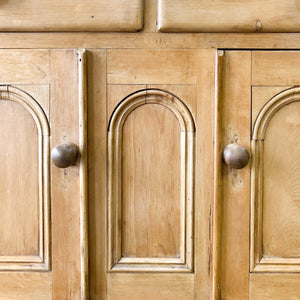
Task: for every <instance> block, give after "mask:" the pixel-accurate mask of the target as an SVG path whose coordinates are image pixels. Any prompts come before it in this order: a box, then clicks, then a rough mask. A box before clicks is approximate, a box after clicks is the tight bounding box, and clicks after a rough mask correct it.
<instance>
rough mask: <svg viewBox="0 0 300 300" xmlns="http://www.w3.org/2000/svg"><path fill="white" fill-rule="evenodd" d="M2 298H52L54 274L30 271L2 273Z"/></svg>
mask: <svg viewBox="0 0 300 300" xmlns="http://www.w3.org/2000/svg"><path fill="white" fill-rule="evenodd" d="M0 282H1V285H0V299H1V300H7V299H9V300H20V299H24V300H51V299H52V274H51V273H49V272H48V273H39V272H37V273H34V272H32V273H28V272H24V273H22V272H18V273H13V272H1V273H0Z"/></svg>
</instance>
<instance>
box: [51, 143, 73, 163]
mask: <svg viewBox="0 0 300 300" xmlns="http://www.w3.org/2000/svg"><path fill="white" fill-rule="evenodd" d="M78 155H79V148H78V147H77V146H76V145H75V144H73V143H65V144H60V145H57V146H55V147H54V148H53V149H52V151H51V159H52V162H53V163H54V164H55V165H56V166H57V167H58V168H67V167H69V166H71V165H72V164H74V163H75V162H76V160H77V158H78Z"/></svg>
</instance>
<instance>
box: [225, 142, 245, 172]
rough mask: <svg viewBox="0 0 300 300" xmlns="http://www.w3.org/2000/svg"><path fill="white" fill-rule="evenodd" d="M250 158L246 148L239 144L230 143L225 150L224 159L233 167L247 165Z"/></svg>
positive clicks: (237, 167) (240, 167) (239, 167)
mask: <svg viewBox="0 0 300 300" xmlns="http://www.w3.org/2000/svg"><path fill="white" fill-rule="evenodd" d="M249 159H250V155H249V152H248V151H247V149H246V148H244V147H242V146H239V145H238V144H235V143H233V144H229V145H227V146H226V147H225V148H224V150H223V161H224V162H225V164H226V165H228V166H229V167H231V168H233V169H242V168H244V167H246V166H247V164H248V162H249Z"/></svg>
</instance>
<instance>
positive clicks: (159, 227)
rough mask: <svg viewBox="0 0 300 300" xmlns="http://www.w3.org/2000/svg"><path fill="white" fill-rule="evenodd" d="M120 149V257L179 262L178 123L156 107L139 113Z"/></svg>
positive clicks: (128, 124)
mask: <svg viewBox="0 0 300 300" xmlns="http://www.w3.org/2000/svg"><path fill="white" fill-rule="evenodd" d="M149 128H151V131H149ZM122 147H123V149H124V150H123V153H122V172H123V173H122V176H123V178H124V179H123V180H124V181H123V183H122V185H123V195H122V201H123V203H122V204H123V208H122V210H123V212H122V221H123V224H122V236H123V238H122V241H123V244H122V256H124V257H177V256H178V255H180V250H181V249H180V248H181V243H180V240H181V235H182V233H181V230H182V228H181V218H180V214H181V213H180V208H181V203H180V186H181V182H180V164H179V162H180V159H181V157H180V128H179V124H178V122H177V120H176V117H175V116H174V115H173V114H172V113H171V111H169V109H168V108H165V107H164V108H161V107H160V106H159V105H157V104H149V105H145V106H143V107H141V108H138V109H136V110H135V111H134V113H131V114H130V115H129V116H128V117H127V120H126V123H125V124H124V126H123V145H122ZM152 147H153V148H152ZM153 149H155V150H154V151H153ZM134 164H136V167H135V168H134V169H133V168H132V166H133V165H134ZM158 166H159V168H158ZM160 168H161V169H160ZM162 170H164V172H162ZM152 187H155V188H152ZM141 212H142V213H141ZM156 220H160V222H156Z"/></svg>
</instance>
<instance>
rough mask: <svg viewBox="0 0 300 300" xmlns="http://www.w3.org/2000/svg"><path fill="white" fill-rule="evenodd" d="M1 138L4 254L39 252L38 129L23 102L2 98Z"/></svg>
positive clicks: (0, 219)
mask: <svg viewBox="0 0 300 300" xmlns="http://www.w3.org/2000/svg"><path fill="white" fill-rule="evenodd" d="M0 139H1V141H2V142H1V143H0V161H1V168H0V177H1V184H0V224H1V225H0V256H20V255H38V253H39V218H38V216H39V166H38V162H39V150H38V147H39V145H38V132H37V127H36V124H35V122H34V120H33V118H32V117H31V116H30V114H29V113H28V112H27V111H26V110H25V109H24V108H23V107H22V106H21V105H19V104H17V103H14V102H11V101H3V100H0Z"/></svg>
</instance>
